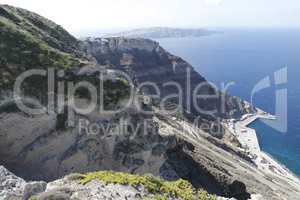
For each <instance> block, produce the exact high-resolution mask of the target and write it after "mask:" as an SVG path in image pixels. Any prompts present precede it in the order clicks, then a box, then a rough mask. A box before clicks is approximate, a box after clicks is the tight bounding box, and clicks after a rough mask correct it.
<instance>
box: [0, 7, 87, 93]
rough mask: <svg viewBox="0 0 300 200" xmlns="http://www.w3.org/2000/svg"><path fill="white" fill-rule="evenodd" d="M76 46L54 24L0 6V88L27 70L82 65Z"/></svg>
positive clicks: (74, 40)
mask: <svg viewBox="0 0 300 200" xmlns="http://www.w3.org/2000/svg"><path fill="white" fill-rule="evenodd" d="M78 49H79V42H78V41H77V40H76V38H74V37H73V36H71V35H70V34H69V33H67V32H66V31H65V30H64V29H62V28H61V27H60V26H58V25H56V24H55V23H53V22H51V21H49V20H47V19H45V18H42V17H40V16H39V15H37V14H34V13H31V12H29V11H25V10H23V9H19V8H14V7H10V6H1V5H0V66H1V67H0V80H1V81H0V87H8V86H11V84H12V82H14V80H15V78H16V77H17V76H18V75H19V74H20V73H22V72H24V71H26V70H28V69H46V68H50V67H51V68H57V69H70V68H72V67H75V66H80V65H81V64H82V63H83V62H86V60H85V58H84V56H83V55H82V54H81V53H79V50H78Z"/></svg>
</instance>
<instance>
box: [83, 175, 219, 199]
mask: <svg viewBox="0 0 300 200" xmlns="http://www.w3.org/2000/svg"><path fill="white" fill-rule="evenodd" d="M79 179H80V183H81V184H83V185H84V184H87V183H89V182H90V181H92V180H95V179H98V180H101V181H103V182H105V183H107V184H109V183H111V184H120V185H131V186H133V187H137V186H144V187H145V189H147V190H148V191H149V192H150V193H152V194H153V196H151V199H155V200H167V199H168V198H169V197H177V198H180V199H182V200H197V199H199V200H216V197H215V196H212V195H209V194H208V193H207V192H205V191H198V192H197V191H196V190H195V189H194V187H193V186H192V184H191V183H189V182H188V181H186V180H183V179H179V180H177V181H164V180H162V179H159V178H156V177H154V176H152V175H143V176H139V175H134V174H128V173H123V172H112V171H99V172H93V173H88V174H85V175H84V176H83V177H80V178H79Z"/></svg>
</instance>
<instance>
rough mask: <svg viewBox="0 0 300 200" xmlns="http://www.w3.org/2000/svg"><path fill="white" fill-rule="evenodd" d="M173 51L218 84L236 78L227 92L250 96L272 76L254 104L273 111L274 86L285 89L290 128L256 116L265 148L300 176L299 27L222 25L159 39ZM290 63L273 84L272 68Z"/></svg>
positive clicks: (246, 97) (255, 123) (275, 88)
mask: <svg viewBox="0 0 300 200" xmlns="http://www.w3.org/2000/svg"><path fill="white" fill-rule="evenodd" d="M158 41H159V43H160V44H161V45H162V46H163V47H164V48H165V49H166V50H168V51H170V52H171V53H173V54H175V55H178V56H180V57H182V58H183V59H185V60H186V61H188V62H189V63H190V64H192V65H193V66H194V68H195V69H196V70H197V71H198V72H199V73H200V74H201V75H203V76H204V77H205V78H206V79H207V80H208V81H211V82H212V83H214V84H215V85H216V86H218V87H219V88H222V83H224V84H228V83H230V82H233V83H234V85H232V86H230V87H229V89H228V92H229V93H230V94H231V95H235V96H239V97H241V98H243V99H245V100H247V101H250V100H251V91H252V89H253V88H254V86H255V85H256V84H257V83H258V82H259V81H260V80H262V79H264V78H265V77H266V76H269V78H270V82H271V86H270V87H267V88H265V89H262V90H260V91H259V92H257V93H256V94H255V95H254V97H253V102H252V103H253V104H254V105H255V106H257V107H259V108H261V109H263V110H265V111H267V112H270V113H273V114H274V112H275V102H276V100H275V99H276V98H275V92H276V91H278V89H285V88H286V89H287V91H288V94H287V107H288V120H287V128H288V129H287V132H285V133H281V132H280V131H278V130H276V129H273V128H272V127H270V126H268V125H266V124H265V123H263V121H261V120H257V121H256V122H254V123H252V124H251V125H250V126H251V127H252V128H255V129H256V132H257V135H258V139H259V142H260V145H261V148H262V149H263V151H265V152H267V153H269V154H270V155H271V156H273V157H274V158H275V159H277V160H279V161H280V162H281V163H282V164H284V165H285V166H286V167H287V168H289V169H290V170H291V171H292V172H294V173H295V174H297V175H298V176H300V30H271V29H258V30H223V33H222V34H221V33H220V34H214V35H210V36H205V37H198V38H167V39H159V40H158ZM285 67H286V68H287V71H288V73H287V74H288V76H287V83H282V84H280V85H275V84H274V72H275V71H277V70H280V69H282V68H285Z"/></svg>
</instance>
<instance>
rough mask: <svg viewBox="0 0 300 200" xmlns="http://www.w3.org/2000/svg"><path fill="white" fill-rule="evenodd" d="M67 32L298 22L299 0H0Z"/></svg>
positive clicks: (275, 25) (252, 25) (296, 25)
mask: <svg viewBox="0 0 300 200" xmlns="http://www.w3.org/2000/svg"><path fill="white" fill-rule="evenodd" d="M0 2H1V3H6V4H10V5H14V6H19V7H22V8H26V9H29V10H31V11H35V12H37V13H39V14H41V15H43V16H45V17H47V18H49V19H51V20H53V21H55V22H56V23H58V24H60V25H62V26H63V27H65V28H66V29H67V30H69V31H70V32H72V33H74V34H76V33H78V32H84V31H92V30H101V29H102V30H105V29H115V28H122V27H123V28H127V27H128V28H133V27H149V26H169V27H241V26H242V27H300V1H299V0H85V1H83V0H72V1H71V0H0Z"/></svg>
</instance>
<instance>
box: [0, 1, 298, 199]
mask: <svg viewBox="0 0 300 200" xmlns="http://www.w3.org/2000/svg"><path fill="white" fill-rule="evenodd" d="M0 29H1V33H0V40H1V47H0V48H1V49H0V58H1V59H2V60H1V68H0V70H1V76H2V77H1V79H0V80H1V84H2V85H1V87H0V158H1V159H0V164H2V165H4V166H5V167H7V168H8V169H9V170H11V171H12V172H14V173H15V174H16V175H17V176H19V177H22V178H24V179H25V180H27V181H30V180H35V181H37V180H44V181H48V182H50V181H53V180H55V179H59V178H61V177H63V176H65V175H68V174H70V173H74V172H80V173H85V172H91V171H99V170H114V171H122V172H130V173H135V174H145V173H151V174H153V175H156V176H160V177H162V178H164V179H166V180H170V181H174V180H178V179H180V178H183V179H186V180H189V181H190V182H191V183H192V185H193V187H195V188H196V189H200V188H204V189H206V190H208V191H209V192H210V193H214V194H218V195H220V196H225V197H235V198H237V199H238V200H243V199H247V198H250V196H251V194H261V195H262V196H264V198H265V199H275V200H281V199H296V198H297V197H298V196H299V195H300V184H299V183H298V182H294V181H292V180H289V179H287V178H285V177H278V176H276V175H274V174H269V173H266V172H264V171H262V170H259V169H257V167H256V166H255V164H254V163H253V162H252V161H251V159H250V158H249V157H248V156H247V155H246V154H245V153H244V152H243V150H242V149H239V148H236V147H235V146H234V145H230V144H229V145H228V144H225V143H224V142H223V141H222V140H221V139H218V138H216V137H213V136H212V135H213V129H202V128H199V126H194V124H193V122H194V120H196V122H197V124H198V125H199V124H200V125H201V124H208V125H209V126H211V125H213V124H214V123H215V122H216V121H217V120H218V119H221V120H222V119H225V118H234V117H239V116H241V115H242V114H244V113H248V112H254V111H255V110H254V109H253V108H252V107H251V106H250V105H248V104H247V103H246V102H243V101H242V100H240V99H239V98H237V97H231V96H228V95H226V94H224V93H222V92H220V91H215V90H214V89H213V87H212V86H211V85H209V84H206V83H207V82H206V80H205V79H204V78H203V77H202V76H201V75H199V74H198V73H197V72H196V71H195V70H194V69H193V68H192V66H190V65H189V64H188V63H187V62H185V61H184V60H182V59H181V58H179V57H176V56H174V55H171V54H170V53H168V52H167V51H165V50H164V49H163V48H162V47H160V46H159V44H158V43H156V42H153V41H151V40H146V39H126V38H106V39H89V40H86V41H78V40H77V39H75V38H73V37H72V36H71V35H69V34H68V33H67V32H66V31H64V30H63V29H62V28H61V27H59V26H58V25H56V24H54V23H53V22H50V21H48V20H46V19H44V18H42V17H40V16H38V15H36V14H34V13H31V12H28V11H25V10H23V9H19V8H14V7H11V6H0ZM10 36H11V37H12V38H10ZM28 41H29V43H28ZM26 55H29V56H26ZM48 66H50V67H54V68H55V69H56V70H62V69H63V70H64V73H63V74H61V73H59V77H58V80H59V81H60V82H63V81H64V82H69V83H73V84H76V83H78V82H79V81H87V82H89V83H93V84H94V85H96V86H97V87H98V85H99V84H98V83H99V80H98V75H99V74H98V73H99V71H100V72H104V74H106V75H107V77H106V78H107V79H105V81H104V91H105V92H104V95H103V97H104V104H105V105H104V107H105V108H117V107H120V106H122V105H123V104H124V101H126V100H128V95H127V93H129V90H130V86H131V85H130V84H129V83H128V82H126V81H124V80H123V79H122V78H121V77H118V76H117V75H116V72H115V71H116V70H121V71H122V72H126V73H127V74H129V76H130V77H131V78H132V79H133V88H134V91H135V92H137V93H139V94H141V95H142V97H148V96H150V95H151V94H154V93H155V92H154V91H153V90H152V89H153V88H152V89H151V87H145V88H142V89H141V90H140V91H137V88H138V86H139V85H141V84H142V83H145V82H147V81H152V82H153V83H155V84H156V85H157V86H158V88H159V89H160V91H161V96H160V97H159V98H154V97H151V101H150V103H149V102H148V103H144V102H138V104H137V105H139V106H138V107H137V106H136V104H134V103H132V104H130V105H129V106H128V107H127V108H126V109H125V110H123V111H122V112H119V113H117V114H104V113H99V112H98V110H97V109H95V110H93V112H90V113H89V114H81V113H78V112H77V111H76V109H75V108H74V107H72V106H70V105H65V106H62V107H60V109H55V112H45V113H42V114H39V115H30V114H28V113H25V112H24V111H22V110H20V109H19V108H18V107H17V106H16V102H15V100H14V99H13V98H12V90H11V88H12V84H13V81H14V80H15V79H16V77H17V76H18V75H19V74H20V73H22V72H24V71H26V70H27V69H37V68H42V69H46V68H47V67H48ZM187 71H188V72H189V71H190V74H189V75H188V76H186V72H187ZM112 77H113V78H112ZM189 77H190V81H189ZM111 78H112V79H113V80H108V79H111ZM169 81H172V82H176V83H178V85H179V86H180V87H182V90H183V92H182V93H183V94H186V93H188V92H189V91H190V90H194V89H195V88H196V87H197V84H200V83H205V85H206V86H205V87H203V88H201V89H199V90H198V91H197V92H198V93H197V94H210V95H211V94H214V93H217V94H218V98H214V99H202V100H199V101H197V105H199V106H200V107H201V108H202V109H204V110H214V112H213V113H209V114H207V113H202V112H198V110H197V108H196V107H195V106H194V105H195V104H193V102H192V100H191V99H189V98H187V97H186V96H184V98H183V104H182V107H181V108H180V110H179V111H178V112H176V113H168V112H167V111H168V110H170V109H172V108H174V107H176V106H177V105H178V103H179V102H178V98H169V99H167V100H166V101H165V105H166V108H167V110H164V109H162V107H161V106H160V103H161V102H163V98H164V97H168V96H169V95H170V94H172V93H174V92H176V93H178V91H177V90H176V88H174V87H166V86H165V83H167V82H169ZM66 89H67V88H66ZM22 90H23V94H24V96H25V97H26V98H25V97H24V98H23V100H24V101H25V104H28V105H30V107H33V108H43V109H46V107H47V103H48V99H47V98H46V97H47V94H48V92H47V82H46V78H44V77H43V78H42V79H41V78H39V79H37V78H33V79H30V80H28V81H26V82H25V85H24V86H23V88H22ZM64 94H65V95H66V96H65V98H63V100H62V101H63V102H65V103H67V102H68V100H69V98H70V97H69V96H68V93H67V90H66V91H65V93H64ZM88 94H89V93H87V92H86V91H81V90H80V91H79V94H78V95H76V97H75V100H76V103H78V104H80V105H81V106H83V107H85V106H87V105H88V101H89V100H90V97H89V95H88ZM53 95H54V96H55V97H58V96H59V95H58V86H57V85H55V87H54V94H53ZM222 99H225V101H222ZM37 100H38V102H37ZM223 103H224V104H223ZM189 105H191V106H189ZM222 105H223V106H222ZM140 107H143V109H145V110H147V111H150V112H149V113H147V114H146V113H144V112H141V109H140ZM66 110H67V111H68V112H64V111H66ZM70 116H71V117H72V118H71V119H72V122H73V123H72V124H71V125H70V124H67V123H66V122H68V121H67V119H70V118H69V117H70ZM82 120H83V122H84V123H87V121H88V122H89V123H92V124H94V125H98V127H100V130H98V132H97V134H91V132H90V130H88V129H86V128H82V127H85V126H84V125H85V124H83V123H82ZM145 121H146V122H147V123H146V124H145V123H144V122H145ZM124 122H125V123H124ZM111 124H112V125H114V126H112V127H110V126H106V125H111ZM124 124H125V126H124ZM103 126H105V127H104V129H102V128H101V127H103ZM124 128H125V129H124ZM119 130H126V131H125V133H126V134H124V132H122V134H119V133H120V132H119ZM219 133H220V134H219V135H214V136H218V137H219V138H222V136H223V131H220V132H219ZM231 140H234V139H231ZM5 173H7V172H5ZM2 177H4V179H3V180H4V182H5V181H6V180H10V179H9V178H5V177H6V175H5V176H2ZM13 177H14V178H13V179H14V180H17V182H19V183H20V184H15V185H23V183H24V181H23V180H22V179H19V178H16V177H15V176H13ZM67 185H71V186H72V185H73V183H72V182H67ZM100 185H101V184H100ZM5 187H6V186H5ZM9 187H10V186H8V188H9ZM20 187H21V186H20ZM22 187H23V186H22ZM93 187H96V186H92V188H93ZM18 188H19V187H18V186H16V190H19V189H18ZM75 188H77V186H76V187H75ZM100 188H101V187H100ZM116 188H119V186H117V187H116ZM122 188H123V187H122ZM79 189H80V188H78V190H79ZM81 189H82V188H81ZM83 189H84V190H86V191H91V190H90V189H91V188H88V187H85V188H83ZM105 189H109V188H105ZM131 189H132V188H130V189H129V190H131ZM9 190H10V189H9ZM13 190H14V189H13ZM13 190H10V191H13ZM122 190H123V189H122ZM101 191H102V190H101ZM73 192H75V193H76V192H78V191H73ZM73 192H72V194H73ZM13 193H14V192H13ZM87 193H89V192H87ZM16 194H17V195H18V192H17V191H16ZM87 195H89V194H87ZM67 199H68V198H67Z"/></svg>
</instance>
